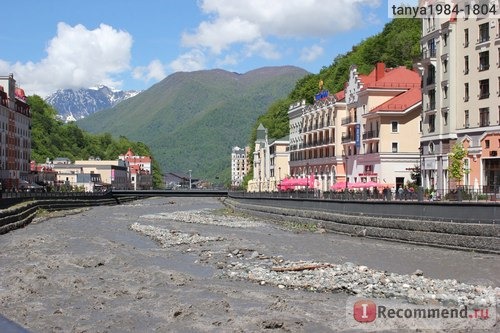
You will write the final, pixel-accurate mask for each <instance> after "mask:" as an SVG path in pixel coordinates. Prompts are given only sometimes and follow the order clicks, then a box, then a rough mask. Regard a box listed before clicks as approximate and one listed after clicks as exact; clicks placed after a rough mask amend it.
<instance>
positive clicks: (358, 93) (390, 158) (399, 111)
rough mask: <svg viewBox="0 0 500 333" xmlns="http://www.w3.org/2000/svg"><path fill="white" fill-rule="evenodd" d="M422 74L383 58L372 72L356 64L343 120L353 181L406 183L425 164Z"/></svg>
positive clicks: (392, 184) (349, 168)
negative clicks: (422, 158)
mask: <svg viewBox="0 0 500 333" xmlns="http://www.w3.org/2000/svg"><path fill="white" fill-rule="evenodd" d="M420 80H421V79H420V76H419V74H418V73H417V72H414V71H412V70H409V69H407V68H405V67H397V68H386V67H385V64H383V63H378V64H377V65H376V67H375V69H374V70H373V71H372V72H371V73H370V74H369V75H361V74H359V73H358V72H357V68H356V66H354V65H353V66H351V69H350V73H349V80H348V82H347V85H346V88H345V99H346V104H347V110H348V111H347V117H345V118H344V119H343V120H342V125H344V126H345V131H344V133H342V144H343V145H344V152H343V153H344V158H345V162H346V167H347V173H348V182H349V183H365V182H370V181H372V182H376V183H380V184H388V185H390V186H391V187H395V188H398V187H400V186H401V187H402V186H404V185H405V184H406V183H407V182H408V181H411V170H413V169H415V167H416V166H418V164H419V140H420V114H421V110H422V108H421V105H422V103H421V91H420Z"/></svg>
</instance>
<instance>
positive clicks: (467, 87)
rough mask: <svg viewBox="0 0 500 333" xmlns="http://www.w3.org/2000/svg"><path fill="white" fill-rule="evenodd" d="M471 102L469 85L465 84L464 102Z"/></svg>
mask: <svg viewBox="0 0 500 333" xmlns="http://www.w3.org/2000/svg"><path fill="white" fill-rule="evenodd" d="M468 100H469V84H468V83H464V102H467V101H468Z"/></svg>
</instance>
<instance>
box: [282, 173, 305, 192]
mask: <svg viewBox="0 0 500 333" xmlns="http://www.w3.org/2000/svg"><path fill="white" fill-rule="evenodd" d="M295 186H305V187H308V188H314V175H310V176H309V178H285V179H283V180H282V181H281V182H280V183H279V184H278V188H279V189H280V190H282V191H286V190H291V189H294V188H295Z"/></svg>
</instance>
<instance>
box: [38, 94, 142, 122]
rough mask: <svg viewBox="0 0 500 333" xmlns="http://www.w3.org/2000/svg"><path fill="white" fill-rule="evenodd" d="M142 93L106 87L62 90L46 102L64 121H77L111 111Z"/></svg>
mask: <svg viewBox="0 0 500 333" xmlns="http://www.w3.org/2000/svg"><path fill="white" fill-rule="evenodd" d="M139 93H140V91H135V90H128V91H123V90H114V89H111V88H109V87H107V86H104V85H99V86H96V87H91V88H87V89H85V88H81V89H78V90H74V89H60V90H57V91H56V92H55V93H53V94H52V95H50V96H48V97H47V98H46V99H45V101H46V102H47V103H48V104H50V105H52V106H53V107H54V108H55V109H56V110H57V112H58V114H59V117H60V118H61V119H63V120H64V121H66V122H67V121H75V120H78V119H82V118H85V117H87V116H88V115H90V114H92V113H95V112H98V111H101V110H104V109H109V108H111V107H113V106H115V105H116V104H118V103H120V102H122V101H124V100H126V99H128V98H131V97H134V96H136V95H137V94H139Z"/></svg>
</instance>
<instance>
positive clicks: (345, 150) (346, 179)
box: [344, 147, 349, 200]
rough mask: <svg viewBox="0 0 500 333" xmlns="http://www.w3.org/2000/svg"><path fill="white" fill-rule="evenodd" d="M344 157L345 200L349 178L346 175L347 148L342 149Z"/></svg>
mask: <svg viewBox="0 0 500 333" xmlns="http://www.w3.org/2000/svg"><path fill="white" fill-rule="evenodd" d="M344 157H345V166H344V169H345V191H344V193H345V198H346V200H347V184H348V183H349V176H348V173H347V169H348V167H347V159H348V157H347V147H345V148H344Z"/></svg>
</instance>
